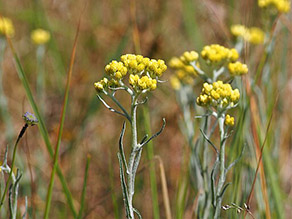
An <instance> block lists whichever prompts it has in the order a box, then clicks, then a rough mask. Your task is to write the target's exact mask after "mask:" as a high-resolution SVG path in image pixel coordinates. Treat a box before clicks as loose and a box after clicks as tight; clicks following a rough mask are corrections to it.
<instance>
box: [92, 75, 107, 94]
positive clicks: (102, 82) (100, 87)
mask: <svg viewBox="0 0 292 219" xmlns="http://www.w3.org/2000/svg"><path fill="white" fill-rule="evenodd" d="M107 85H108V79H107V78H103V79H102V80H100V81H98V82H95V83H94V88H95V89H96V91H97V92H101V91H102V90H103V89H105V88H106V87H107Z"/></svg>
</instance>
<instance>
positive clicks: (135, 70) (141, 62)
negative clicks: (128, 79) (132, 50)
mask: <svg viewBox="0 0 292 219" xmlns="http://www.w3.org/2000/svg"><path fill="white" fill-rule="evenodd" d="M121 61H122V63H123V64H124V65H125V67H126V68H127V69H128V71H129V73H131V74H139V73H142V72H144V71H148V72H149V73H150V75H151V77H161V76H162V74H163V72H165V71H166V69H167V66H166V65H165V63H164V61H163V60H161V59H159V60H155V59H151V60H150V59H149V58H147V57H143V56H141V55H134V54H126V55H122V56H121Z"/></svg>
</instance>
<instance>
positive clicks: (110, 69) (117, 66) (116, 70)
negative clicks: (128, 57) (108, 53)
mask: <svg viewBox="0 0 292 219" xmlns="http://www.w3.org/2000/svg"><path fill="white" fill-rule="evenodd" d="M105 72H106V73H107V74H108V75H109V76H110V77H112V78H115V79H117V80H120V79H122V78H123V77H124V76H126V75H127V72H128V69H127V67H126V66H124V63H123V62H117V61H116V60H114V61H112V62H111V63H109V64H107V65H106V66H105Z"/></svg>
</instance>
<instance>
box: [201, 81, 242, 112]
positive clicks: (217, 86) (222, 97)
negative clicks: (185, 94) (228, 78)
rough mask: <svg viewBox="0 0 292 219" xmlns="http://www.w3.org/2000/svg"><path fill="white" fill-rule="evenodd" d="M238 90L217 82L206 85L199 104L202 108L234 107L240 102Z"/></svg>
mask: <svg viewBox="0 0 292 219" xmlns="http://www.w3.org/2000/svg"><path fill="white" fill-rule="evenodd" d="M239 97H240V93H239V90H238V89H234V90H233V89H232V87H231V85H230V84H228V83H227V84H224V83H223V82H222V81H216V82H213V83H212V84H209V83H204V84H203V89H202V92H201V94H200V96H199V97H198V98H197V104H198V105H200V106H213V107H219V108H226V107H233V106H234V104H236V103H237V102H238V100H239Z"/></svg>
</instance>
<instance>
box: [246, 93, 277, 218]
mask: <svg viewBox="0 0 292 219" xmlns="http://www.w3.org/2000/svg"><path fill="white" fill-rule="evenodd" d="M278 97H279V95H277V97H276V101H275V103H274V107H273V109H275V106H276V105H277V102H278ZM251 108H252V109H253V110H252V112H255V110H254V109H256V102H255V99H254V97H253V96H252V97H251ZM273 114H274V110H273V111H272V114H271V116H270V118H269V122H268V125H267V129H266V133H265V138H264V141H263V143H262V146H261V147H260V146H259V144H260V143H259V138H258V135H257V133H256V129H255V116H254V115H253V114H252V117H251V118H252V134H253V137H254V140H255V144H256V153H257V158H258V163H257V168H256V172H255V176H254V179H253V183H252V187H251V191H250V193H249V196H248V199H247V201H246V204H247V206H249V205H250V201H251V198H252V195H253V191H254V188H255V182H256V179H257V174H258V171H259V168H261V171H260V177H261V186H262V190H263V196H264V201H265V205H266V217H267V218H271V213H270V208H269V202H268V195H267V188H266V183H265V175H264V168H263V164H262V156H263V150H264V147H265V144H266V140H267V137H268V132H269V129H270V125H271V121H272V118H273Z"/></svg>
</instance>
